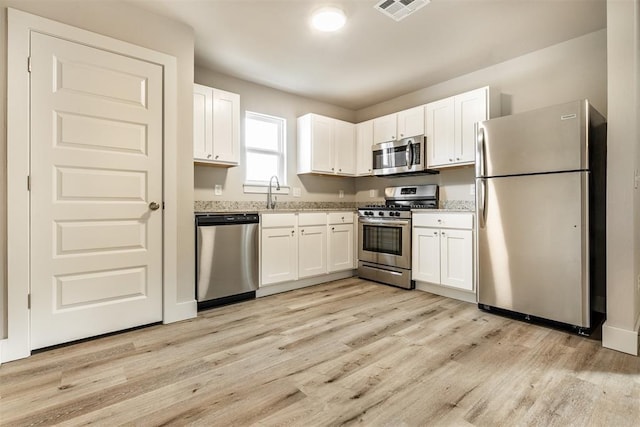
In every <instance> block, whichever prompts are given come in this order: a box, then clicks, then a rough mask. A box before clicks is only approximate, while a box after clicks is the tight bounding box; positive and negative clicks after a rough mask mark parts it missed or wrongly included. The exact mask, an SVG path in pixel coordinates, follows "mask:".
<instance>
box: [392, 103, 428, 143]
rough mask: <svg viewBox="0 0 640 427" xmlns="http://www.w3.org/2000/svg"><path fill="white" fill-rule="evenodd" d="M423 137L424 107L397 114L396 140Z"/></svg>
mask: <svg viewBox="0 0 640 427" xmlns="http://www.w3.org/2000/svg"><path fill="white" fill-rule="evenodd" d="M416 135H424V105H420V106H418V107H413V108H409V109H408V110H404V111H400V112H399V113H398V139H401V138H408V137H410V136H416Z"/></svg>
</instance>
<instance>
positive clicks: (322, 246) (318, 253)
mask: <svg viewBox="0 0 640 427" xmlns="http://www.w3.org/2000/svg"><path fill="white" fill-rule="evenodd" d="M298 231H299V235H298V278H299V279H303V278H305V277H313V276H319V275H321V274H326V272H327V215H326V214H324V213H301V214H298Z"/></svg>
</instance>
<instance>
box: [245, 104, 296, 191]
mask: <svg viewBox="0 0 640 427" xmlns="http://www.w3.org/2000/svg"><path fill="white" fill-rule="evenodd" d="M285 125H286V120H285V119H281V118H279V117H273V116H267V115H265V114H258V113H252V112H250V111H247V112H246V113H245V118H244V128H245V129H244V130H245V132H244V135H245V150H246V162H245V164H246V175H245V180H246V183H247V184H256V185H268V184H269V179H271V177H272V176H273V175H275V176H277V177H278V180H279V182H280V185H286V153H285V151H286V142H285V141H286V137H285Z"/></svg>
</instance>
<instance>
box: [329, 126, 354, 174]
mask: <svg viewBox="0 0 640 427" xmlns="http://www.w3.org/2000/svg"><path fill="white" fill-rule="evenodd" d="M333 124H334V131H333V143H334V152H335V173H337V174H338V175H350V176H353V175H355V174H356V129H355V126H354V124H353V123H347V122H343V121H341V120H334V123H333Z"/></svg>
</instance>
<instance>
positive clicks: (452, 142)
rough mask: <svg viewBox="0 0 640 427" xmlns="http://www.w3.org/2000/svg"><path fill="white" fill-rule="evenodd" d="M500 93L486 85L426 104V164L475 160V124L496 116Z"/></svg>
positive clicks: (450, 163) (452, 164) (440, 166)
mask: <svg viewBox="0 0 640 427" xmlns="http://www.w3.org/2000/svg"><path fill="white" fill-rule="evenodd" d="M498 96H499V94H498V93H497V92H495V91H490V89H489V87H483V88H480V89H476V90H472V91H469V92H465V93H463V94H460V95H456V96H452V97H449V98H446V99H442V100H439V101H435V102H431V103H429V104H427V106H426V109H425V123H426V136H427V167H429V168H442V167H448V166H459V165H468V164H473V163H474V162H475V124H476V122H479V121H483V120H487V119H489V118H491V117H496V116H498V115H499V108H500V103H499V98H498Z"/></svg>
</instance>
